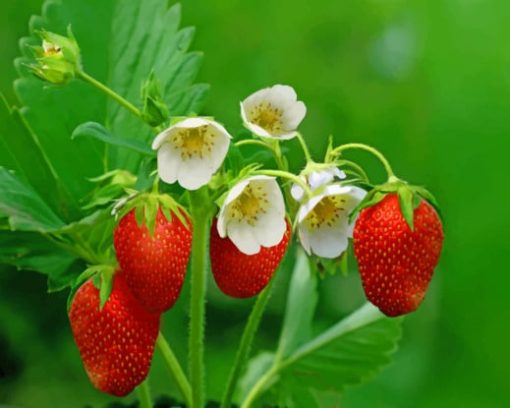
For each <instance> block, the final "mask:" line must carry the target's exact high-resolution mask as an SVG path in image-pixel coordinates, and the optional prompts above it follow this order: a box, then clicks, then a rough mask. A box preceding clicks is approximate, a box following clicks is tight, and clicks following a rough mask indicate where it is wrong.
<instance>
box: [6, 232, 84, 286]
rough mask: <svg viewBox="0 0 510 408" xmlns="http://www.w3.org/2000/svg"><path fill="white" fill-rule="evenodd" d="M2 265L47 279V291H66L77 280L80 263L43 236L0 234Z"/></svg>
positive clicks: (37, 234) (28, 233)
mask: <svg viewBox="0 0 510 408" xmlns="http://www.w3.org/2000/svg"><path fill="white" fill-rule="evenodd" d="M0 263H2V264H7V265H11V266H14V267H16V268H18V269H20V270H29V271H34V272H39V273H42V274H44V275H47V276H48V291H49V292H55V291H58V290H61V289H64V288H65V287H66V286H68V285H69V283H70V282H71V281H72V280H73V279H74V278H75V277H76V276H77V274H78V272H77V270H76V269H75V268H74V266H75V264H76V263H79V262H78V259H77V258H76V256H74V255H72V254H69V253H67V252H65V251H63V250H61V249H59V248H57V247H56V246H55V245H54V244H53V243H52V242H51V241H49V240H48V239H47V238H45V237H44V236H43V235H42V234H39V233H34V232H20V231H16V232H12V231H1V232H0Z"/></svg>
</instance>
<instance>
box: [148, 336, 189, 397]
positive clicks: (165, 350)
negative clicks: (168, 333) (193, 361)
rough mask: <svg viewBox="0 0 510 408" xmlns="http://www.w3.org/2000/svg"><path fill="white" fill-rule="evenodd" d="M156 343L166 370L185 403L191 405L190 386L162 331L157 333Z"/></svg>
mask: <svg viewBox="0 0 510 408" xmlns="http://www.w3.org/2000/svg"><path fill="white" fill-rule="evenodd" d="M156 345H157V347H158V349H159V351H160V352H161V354H162V355H163V358H164V360H165V363H166V365H167V367H168V370H169V371H170V374H171V376H172V377H173V379H174V381H175V383H176V384H177V388H179V391H180V393H181V395H182V397H183V398H184V401H185V402H186V405H188V406H191V386H190V384H189V382H188V379H187V378H186V375H185V374H184V371H183V370H182V367H181V365H180V364H179V361H178V360H177V357H176V356H175V354H174V352H173V351H172V349H171V348H170V345H169V344H168V342H167V341H166V339H165V337H164V336H163V334H162V333H159V336H158V339H157V341H156Z"/></svg>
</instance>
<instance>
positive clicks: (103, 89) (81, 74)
mask: <svg viewBox="0 0 510 408" xmlns="http://www.w3.org/2000/svg"><path fill="white" fill-rule="evenodd" d="M76 74H77V76H78V77H79V78H81V79H83V80H84V81H85V82H88V83H89V84H91V85H92V86H94V87H96V88H97V89H99V90H100V91H101V92H103V93H105V94H106V95H108V96H109V97H110V98H112V99H113V100H115V101H116V102H117V103H119V104H120V105H122V106H123V107H124V108H126V109H127V110H128V111H130V112H131V113H132V114H133V115H135V116H138V117H139V118H140V119H142V120H143V121H144V119H143V115H142V112H141V111H140V109H138V108H137V107H136V106H135V105H133V104H132V103H131V102H129V101H128V100H126V99H125V98H123V97H122V96H120V95H119V94H118V93H116V92H115V91H114V90H113V89H111V88H108V87H107V86H106V85H104V84H103V83H101V82H99V81H98V80H97V79H95V78H94V77H92V76H90V75H89V74H87V73H86V72H84V71H78V72H77V73H76ZM144 122H145V121H144Z"/></svg>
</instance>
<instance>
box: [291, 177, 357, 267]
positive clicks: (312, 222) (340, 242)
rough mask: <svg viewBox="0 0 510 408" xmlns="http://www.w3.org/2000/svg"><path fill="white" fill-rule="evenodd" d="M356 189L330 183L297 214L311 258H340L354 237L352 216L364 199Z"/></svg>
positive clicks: (302, 238)
mask: <svg viewBox="0 0 510 408" xmlns="http://www.w3.org/2000/svg"><path fill="white" fill-rule="evenodd" d="M365 195H366V192H365V190H362V189H361V188H358V187H355V186H342V185H339V184H331V185H329V186H326V187H325V188H324V191H323V192H322V193H321V194H318V195H316V196H313V197H312V198H311V199H310V200H308V201H307V202H305V203H304V204H302V205H301V207H300V208H299V211H298V235H299V240H300V241H301V245H302V246H303V248H304V249H305V251H306V252H307V253H308V255H311V254H315V255H317V256H320V257H323V258H337V257H338V256H340V255H341V254H342V252H344V251H345V250H346V249H347V246H348V243H349V241H348V238H351V237H352V225H350V224H349V214H350V213H351V212H352V210H354V208H355V207H356V206H357V205H358V204H359V202H360V201H361V200H363V198H364V197H365Z"/></svg>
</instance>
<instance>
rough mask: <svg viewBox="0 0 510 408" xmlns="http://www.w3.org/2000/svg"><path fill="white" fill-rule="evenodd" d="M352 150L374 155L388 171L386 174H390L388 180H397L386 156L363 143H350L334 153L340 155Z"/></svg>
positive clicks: (338, 148)
mask: <svg viewBox="0 0 510 408" xmlns="http://www.w3.org/2000/svg"><path fill="white" fill-rule="evenodd" d="M350 149H359V150H365V151H367V152H369V153H371V154H373V155H374V156H375V157H377V158H378V159H379V161H380V162H381V163H382V164H383V166H384V168H385V170H386V173H387V174H388V180H389V181H391V180H392V179H395V178H396V177H395V173H394V172H393V169H392V168H391V165H390V163H389V162H388V160H387V159H386V157H384V155H383V154H382V153H381V152H380V151H379V150H377V149H375V148H373V147H372V146H368V145H366V144H363V143H348V144H344V145H342V146H339V147H337V148H336V149H335V150H334V153H335V154H337V155H339V154H340V153H341V152H343V151H345V150H350Z"/></svg>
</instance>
